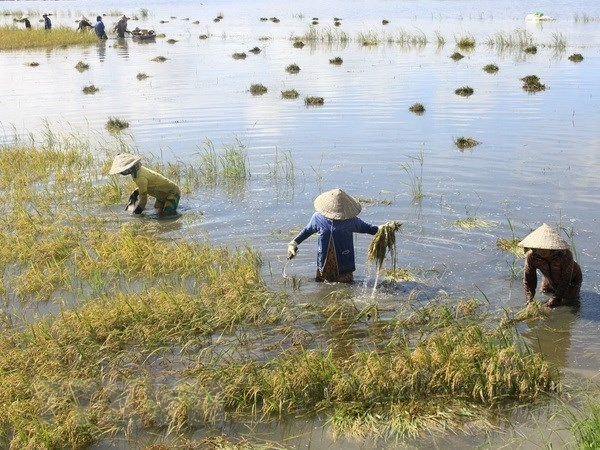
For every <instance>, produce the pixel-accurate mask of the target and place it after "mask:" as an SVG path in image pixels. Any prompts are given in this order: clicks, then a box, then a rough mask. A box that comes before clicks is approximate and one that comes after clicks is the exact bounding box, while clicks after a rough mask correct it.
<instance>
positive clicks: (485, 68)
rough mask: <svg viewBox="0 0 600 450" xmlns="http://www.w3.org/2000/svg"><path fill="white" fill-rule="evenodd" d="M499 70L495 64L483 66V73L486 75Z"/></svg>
mask: <svg viewBox="0 0 600 450" xmlns="http://www.w3.org/2000/svg"><path fill="white" fill-rule="evenodd" d="M499 70H500V68H499V67H498V66H497V65H496V64H486V65H485V66H483V71H484V72H487V73H496V72H498V71H499Z"/></svg>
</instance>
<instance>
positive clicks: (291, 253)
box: [288, 241, 298, 259]
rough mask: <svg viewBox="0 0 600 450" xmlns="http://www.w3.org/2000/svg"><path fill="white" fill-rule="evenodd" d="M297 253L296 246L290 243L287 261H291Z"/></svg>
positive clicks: (293, 242)
mask: <svg viewBox="0 0 600 450" xmlns="http://www.w3.org/2000/svg"><path fill="white" fill-rule="evenodd" d="M296 253H298V244H297V243H296V241H292V242H290V243H289V244H288V259H292V258H293V257H294V256H296Z"/></svg>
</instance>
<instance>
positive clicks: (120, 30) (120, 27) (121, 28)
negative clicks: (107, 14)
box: [78, 15, 129, 39]
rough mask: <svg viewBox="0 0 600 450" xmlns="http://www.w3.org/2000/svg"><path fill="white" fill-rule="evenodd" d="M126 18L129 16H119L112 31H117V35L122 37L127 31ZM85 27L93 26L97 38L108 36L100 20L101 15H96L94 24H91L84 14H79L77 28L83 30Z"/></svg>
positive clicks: (106, 37)
mask: <svg viewBox="0 0 600 450" xmlns="http://www.w3.org/2000/svg"><path fill="white" fill-rule="evenodd" d="M128 20H129V17H127V16H125V15H123V16H121V17H120V18H119V21H118V22H117V23H116V25H115V27H114V30H113V31H115V32H116V33H117V36H118V37H120V38H124V37H125V33H129V30H128V29H127V21H128ZM87 28H94V31H95V33H96V36H98V38H99V39H108V36H107V35H106V26H105V25H104V22H103V21H102V16H97V17H96V24H95V25H92V24H91V23H90V22H89V20H87V18H86V17H85V16H81V17H80V18H79V28H78V30H85V29H87Z"/></svg>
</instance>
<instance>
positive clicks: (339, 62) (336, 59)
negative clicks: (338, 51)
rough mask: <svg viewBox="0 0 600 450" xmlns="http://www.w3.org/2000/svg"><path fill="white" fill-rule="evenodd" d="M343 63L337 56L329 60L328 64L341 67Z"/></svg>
mask: <svg viewBox="0 0 600 450" xmlns="http://www.w3.org/2000/svg"><path fill="white" fill-rule="evenodd" d="M343 62H344V60H343V59H342V58H340V57H339V56H336V57H335V58H333V59H330V60H329V64H334V65H336V66H341V65H342V64H343Z"/></svg>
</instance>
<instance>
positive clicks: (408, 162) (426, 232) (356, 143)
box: [0, 0, 600, 448]
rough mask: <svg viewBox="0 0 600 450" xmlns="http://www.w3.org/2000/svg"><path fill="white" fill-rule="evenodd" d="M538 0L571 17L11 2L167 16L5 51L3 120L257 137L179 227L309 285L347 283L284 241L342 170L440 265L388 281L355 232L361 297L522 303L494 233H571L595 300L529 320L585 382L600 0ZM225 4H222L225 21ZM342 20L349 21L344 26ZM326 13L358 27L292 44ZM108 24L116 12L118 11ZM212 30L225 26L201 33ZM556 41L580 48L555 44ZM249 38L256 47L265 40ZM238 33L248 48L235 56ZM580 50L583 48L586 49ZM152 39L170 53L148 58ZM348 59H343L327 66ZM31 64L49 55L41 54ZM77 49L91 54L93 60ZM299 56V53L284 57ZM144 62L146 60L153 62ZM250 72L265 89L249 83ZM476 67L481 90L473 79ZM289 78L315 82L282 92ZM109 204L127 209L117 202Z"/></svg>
mask: <svg viewBox="0 0 600 450" xmlns="http://www.w3.org/2000/svg"><path fill="white" fill-rule="evenodd" d="M543 6H544V12H545V13H546V14H547V15H549V16H552V17H554V18H556V20H555V21H552V22H544V23H531V22H526V21H525V20H524V17H525V15H526V14H528V13H531V12H535V10H537V9H539V8H540V6H534V5H533V4H532V5H530V6H526V5H525V3H523V2H520V1H508V2H497V1H479V2H474V1H441V0H440V1H435V0H425V1H418V2H417V1H405V2H396V1H384V0H371V1H365V0H362V1H358V0H357V1H341V0H338V1H331V2H323V1H295V2H282V1H260V2H241V1H237V0H236V1H216V2H210V1H205V2H203V3H199V2H196V1H178V2H159V1H150V2H146V3H144V4H140V3H139V2H132V1H120V2H111V1H108V2H102V3H100V2H88V1H81V2H63V1H57V2H3V3H2V8H4V11H11V10H13V11H15V10H16V11H28V12H29V15H30V16H31V18H32V19H33V20H32V23H33V25H34V26H35V27H41V26H42V25H41V24H40V23H39V22H37V19H36V18H41V14H42V13H44V12H51V13H52V14H53V15H52V20H53V23H54V26H59V25H68V26H73V27H75V26H76V23H75V19H76V18H77V17H79V15H81V14H82V13H83V14H85V15H86V16H88V17H89V18H90V19H94V17H95V16H96V15H97V14H99V13H100V14H108V13H114V12H115V11H121V12H124V13H126V14H128V15H130V16H138V17H140V16H141V14H140V8H141V7H143V8H146V9H147V10H148V12H149V15H148V17H147V18H143V17H140V18H139V19H138V20H132V21H130V25H129V27H130V29H132V28H134V27H136V26H139V27H140V28H152V29H154V30H156V32H157V33H164V34H165V35H166V37H165V38H158V39H156V41H155V42H149V43H138V42H134V41H132V40H131V39H130V38H127V39H125V40H117V39H114V38H111V39H109V40H108V41H107V42H103V43H99V44H98V45H94V46H92V47H88V48H85V49H81V48H70V49H53V50H48V51H46V50H35V51H16V52H2V53H0V81H1V86H2V87H1V89H2V95H1V96H0V127H1V130H0V137H1V138H2V139H3V140H4V141H6V142H10V141H11V139H12V138H13V136H14V134H17V135H21V136H26V135H28V134H29V133H31V134H33V135H36V134H38V133H39V134H41V133H43V130H46V129H48V128H49V129H51V130H53V131H56V132H71V131H72V132H74V133H76V134H78V135H81V136H89V138H90V139H92V140H93V139H96V138H98V137H104V136H107V133H106V131H105V130H104V125H105V123H106V121H107V120H108V118H109V117H111V116H113V117H118V118H121V119H124V120H127V121H129V123H130V128H129V129H128V130H127V134H128V135H129V136H130V137H131V141H132V142H134V144H135V146H136V147H137V148H138V149H139V151H140V152H141V153H143V154H152V155H154V156H156V157H159V158H162V159H163V160H164V161H165V162H169V161H171V162H172V161H184V162H187V163H194V162H195V161H198V155H199V153H200V152H202V151H203V149H205V145H206V142H207V140H209V141H211V142H212V143H213V144H214V146H215V148H217V149H219V148H221V147H222V146H223V145H228V144H232V143H234V142H236V140H237V141H239V142H241V143H243V145H245V146H246V149H247V153H248V163H249V166H250V171H251V174H252V177H251V180H250V181H249V182H248V183H247V185H246V186H245V187H243V188H242V189H240V188H239V187H234V188H232V189H226V188H218V189H213V190H205V189H202V190H199V191H197V192H194V193H193V195H190V196H187V197H184V198H183V199H182V202H181V203H182V210H183V211H184V217H183V218H182V219H180V220H179V221H177V222H175V223H171V224H168V225H159V226H164V234H165V235H166V236H169V235H173V236H177V237H185V238H188V239H207V240H208V241H210V242H212V243H214V244H218V245H221V244H223V245H230V246H245V245H250V246H252V247H254V248H256V249H257V250H259V251H260V252H261V254H262V255H263V259H264V261H265V265H264V275H265V278H266V280H267V282H268V283H269V284H270V285H271V286H272V287H273V288H274V289H277V290H280V289H285V290H288V291H289V292H290V293H291V294H292V297H293V298H298V299H299V301H305V300H306V298H307V297H309V298H311V299H317V300H321V299H323V298H324V297H325V295H326V293H327V292H329V290H330V289H331V287H329V286H326V285H320V284H316V283H314V282H312V277H313V275H314V270H315V259H316V255H315V250H316V249H315V247H316V244H315V242H314V241H315V240H314V238H313V239H310V240H308V241H307V242H305V243H303V244H302V245H301V246H300V253H299V255H298V257H297V258H296V259H294V260H293V261H292V262H291V263H289V264H288V266H287V267H286V274H287V275H288V276H293V277H296V278H297V279H299V280H300V289H299V290H298V291H295V290H293V289H292V288H291V286H290V284H284V280H283V278H282V276H281V275H282V268H283V265H284V262H285V254H286V243H287V242H288V241H289V240H290V239H291V238H292V237H293V235H294V234H295V232H297V231H298V230H299V229H300V228H301V227H302V226H304V225H305V223H306V222H307V221H308V219H309V218H310V215H311V214H312V212H313V207H312V201H313V199H314V197H315V196H316V195H318V194H319V193H320V192H322V191H324V190H328V189H331V188H333V187H342V188H343V189H345V190H346V191H347V192H349V193H351V194H352V195H355V196H359V197H361V198H363V199H368V200H370V202H369V203H368V204H366V206H365V207H364V208H363V212H362V214H361V217H362V218H363V219H365V220H367V221H369V222H372V223H375V224H380V223H383V222H385V221H387V220H398V221H401V222H403V224H404V225H403V227H402V232H401V233H400V234H399V235H398V236H397V239H398V250H399V254H398V265H399V266H400V267H403V268H407V269H409V270H412V271H415V272H417V273H420V274H423V279H422V280H419V282H418V283H416V284H405V285H399V286H398V287H397V288H395V289H390V288H386V289H384V288H381V289H376V290H375V291H374V294H373V284H374V281H375V278H376V277H375V273H374V272H373V270H372V268H370V267H368V265H367V263H366V249H367V246H368V244H369V241H370V240H369V237H368V236H357V237H356V247H357V255H358V261H357V262H358V270H357V272H356V274H355V276H356V279H357V280H358V282H357V283H356V285H355V287H354V288H353V289H355V291H356V298H357V302H365V304H367V303H369V302H373V301H375V302H377V303H378V304H379V305H380V306H381V307H382V308H391V309H393V307H394V305H396V304H398V303H399V302H403V301H406V299H407V298H408V296H409V295H410V293H411V291H412V289H413V288H415V287H417V288H418V289H419V290H420V292H422V293H423V295H424V296H425V297H426V298H429V297H432V296H434V295H437V294H440V293H447V294H448V295H461V296H462V295H464V296H475V297H477V298H482V299H483V298H486V299H487V301H489V302H490V305H491V306H492V307H494V308H513V309H516V308H519V307H520V306H521V304H522V302H523V292H522V286H521V280H520V278H519V275H516V276H515V275H513V273H514V272H515V271H516V272H517V273H518V271H519V269H520V267H521V266H522V261H521V260H519V259H514V258H513V257H512V256H510V255H509V254H507V253H504V252H502V251H500V250H498V249H497V247H496V240H497V239H498V238H512V237H513V230H514V235H515V236H516V237H524V236H525V235H526V234H527V233H528V232H529V231H530V230H531V229H533V228H536V227H537V226H539V225H540V224H541V223H543V222H547V223H549V224H551V225H552V226H553V227H555V228H557V229H558V227H563V228H564V229H567V230H572V231H573V232H574V236H573V244H574V246H575V249H576V254H577V258H578V260H579V262H580V264H581V266H582V269H583V276H584V284H583V288H582V302H581V308H580V309H579V310H578V311H572V310H569V309H566V308H561V309H559V310H556V311H553V313H552V316H551V318H550V319H549V321H548V323H546V326H539V327H537V326H531V327H527V328H526V329H524V330H523V331H524V333H525V335H526V336H528V338H530V340H531V342H532V344H533V345H534V346H539V347H540V349H541V350H542V351H543V352H544V353H545V354H547V355H548V357H549V358H550V359H552V360H553V361H555V362H557V363H558V364H560V365H561V366H563V367H564V368H565V373H566V375H567V377H568V379H569V380H570V379H571V378H572V379H575V380H576V379H578V378H577V377H580V376H584V377H586V378H593V377H594V376H596V375H597V373H598V368H599V367H600V361H599V357H600V348H599V344H598V335H599V333H598V331H599V330H598V327H599V323H600V276H599V274H598V260H597V254H598V250H599V244H598V243H599V237H600V236H599V235H600V231H599V224H598V208H599V207H600V196H599V195H598V186H600V174H599V173H600V170H599V169H600V134H599V132H598V131H599V125H598V124H599V123H600V99H599V95H600V88H599V83H598V70H599V68H600V29H599V27H598V25H599V24H600V3H598V2H596V1H592V0H589V1H570V2H560V5H554V4H551V3H548V4H544V5H543ZM219 14H222V15H223V19H222V20H221V21H220V22H214V21H213V19H214V18H215V17H217V15H219ZM261 17H266V18H271V17H277V18H278V19H280V22H279V23H274V22H272V21H270V20H269V21H261V20H260V18H261ZM334 17H338V18H341V25H340V26H339V27H335V26H334V24H333V18H334ZM584 17H585V18H588V19H591V20H583V19H584ZM313 18H318V19H319V20H318V22H319V23H318V25H315V27H316V29H317V30H321V32H323V33H324V34H327V33H339V32H342V31H343V32H345V33H347V35H348V36H349V38H350V40H349V42H347V43H343V42H339V40H336V41H335V42H333V43H331V44H327V43H317V44H316V45H314V44H313V45H310V44H309V45H306V46H305V47H304V48H302V49H297V48H294V47H293V46H292V41H291V40H290V37H291V36H301V35H303V34H305V33H306V32H308V30H309V26H310V23H311V22H312V20H313ZM383 19H386V20H389V24H387V25H383V24H382V20H383ZM196 20H197V21H199V23H198V24H195V23H194V21H196ZM104 21H105V23H106V24H107V29H108V30H109V31H110V30H112V25H113V24H114V22H115V21H116V18H115V15H113V16H107V17H105V19H104ZM11 22H12V16H9V15H4V16H3V17H0V23H11ZM161 22H162V23H161ZM515 30H525V32H526V33H528V34H529V35H530V36H531V37H532V39H533V41H534V43H535V44H536V45H537V46H538V51H537V53H536V54H533V55H529V54H525V53H523V52H522V51H519V50H517V49H514V48H512V49H508V50H504V51H500V50H499V49H498V48H497V47H496V46H492V45H488V44H487V42H488V41H489V40H494V37H495V36H497V35H498V34H500V33H508V34H511V33H514V32H515ZM360 33H375V34H376V35H377V36H378V37H379V38H381V39H382V40H383V41H385V40H386V39H385V37H390V36H391V37H393V36H399V35H401V34H402V33H409V34H412V35H417V34H423V35H425V36H426V37H427V40H428V42H427V44H426V45H422V46H418V45H405V46H403V45H400V44H397V43H387V42H382V43H380V44H379V45H376V46H363V45H362V43H361V42H360V41H359V39H358V36H359V34H360ZM201 34H207V35H209V38H208V39H204V40H203V39H199V36H200V35H201ZM438 36H442V37H443V38H444V39H445V43H444V44H442V45H439V43H438ZM464 36H473V37H475V39H476V42H477V45H476V46H475V48H474V49H473V50H472V51H461V53H463V54H464V55H465V58H463V59H462V60H460V61H457V62H455V61H454V60H452V59H451V58H450V55H451V54H452V53H453V52H455V51H457V50H458V49H457V48H456V47H455V40H456V39H459V38H461V37H464ZM265 37H267V38H269V39H268V40H264V39H261V38H265ZM167 39H175V40H176V41H177V42H175V43H173V44H170V43H168V42H167ZM557 39H559V40H563V41H564V42H566V48H564V49H559V48H556V45H555V43H556V41H557ZM253 47H259V48H260V49H261V50H262V51H261V53H259V54H257V55H255V54H252V53H250V52H249V50H250V49H252V48H253ZM236 52H245V53H246V54H247V58H246V59H245V60H235V59H233V58H232V57H231V55H232V54H233V53H236ZM573 53H581V54H582V55H583V56H584V60H583V61H582V62H581V63H574V62H571V61H569V59H568V57H569V56H570V55H571V54H573ZM156 56H165V57H166V58H168V59H167V61H166V62H164V63H157V62H153V61H152V59H153V58H154V57H156ZM336 56H339V57H341V58H342V59H343V64H342V65H340V66H336V65H332V64H330V63H329V60H330V59H332V58H334V57H336ZM32 61H35V62H38V63H39V66H37V67H29V66H27V65H26V63H28V62H32ZM79 61H83V62H85V63H88V64H89V65H90V69H89V70H88V71H85V72H83V73H79V72H78V71H77V70H75V65H76V64H77V63H78V62H79ZM294 63H295V64H297V65H298V66H300V68H301V71H300V72H299V73H298V74H289V73H287V72H286V71H285V68H286V67H287V66H288V65H290V64H294ZM489 63H495V64H497V65H498V66H499V68H500V70H499V71H498V73H496V74H494V75H491V74H488V73H486V72H484V71H483V70H482V68H483V66H484V65H486V64H489ZM138 73H146V74H148V75H149V76H150V77H149V78H147V79H146V80H142V81H138V80H137V78H136V75H137V74H138ZM526 75H537V76H539V77H540V81H541V82H542V83H544V84H545V85H546V86H547V89H546V90H545V91H543V92H539V93H535V94H529V93H527V92H525V91H524V90H523V89H522V82H521V81H520V78H522V77H524V76H526ZM254 83H261V84H263V85H265V86H266V87H267V88H268V92H267V93H266V94H264V95H261V96H252V95H251V94H250V93H249V92H248V90H249V88H250V85H251V84H254ZM90 84H93V85H95V86H96V87H98V88H99V91H98V92H97V93H96V94H95V95H85V94H84V93H83V92H82V89H83V87H85V86H88V85H90ZM462 86H470V87H472V88H473V89H474V91H475V92H474V94H473V95H472V96H470V97H468V98H464V97H460V96H458V95H456V94H455V93H454V90H455V89H457V88H459V87H462ZM286 89H296V90H297V91H298V92H299V93H300V97H299V98H298V99H296V100H284V99H282V98H281V91H283V90H286ZM306 96H321V97H323V98H324V101H325V103H324V105H323V106H319V107H306V106H305V105H304V98H305V97H306ZM415 102H420V103H423V105H424V106H425V108H426V112H425V114H424V115H422V116H419V115H416V114H413V113H411V112H410V111H409V110H408V108H409V107H410V106H411V105H412V104H413V103H415ZM460 136H465V137H471V138H473V139H476V140H477V141H480V142H481V144H480V145H478V146H477V147H475V148H473V149H472V150H465V151H460V150H458V149H457V147H456V146H455V145H454V140H455V139H456V138H457V137H460ZM419 157H422V164H421V162H420V161H419ZM286 158H288V160H289V161H291V163H292V164H293V174H294V176H293V177H289V176H287V177H286V176H281V174H280V176H276V174H275V172H276V170H275V169H276V168H278V167H280V168H281V166H278V163H277V161H279V162H280V163H281V161H285V160H286ZM282 166H285V164H282ZM288 168H289V167H288ZM421 170H422V176H421ZM415 176H417V177H418V178H419V179H420V180H421V181H420V184H421V188H422V193H423V195H424V197H423V200H422V201H421V202H420V203H415V202H414V201H413V192H412V189H413V188H414V187H415V181H414V180H415V179H414V177H415ZM106 214H123V213H122V207H121V206H119V207H115V208H113V210H111V211H107V212H106ZM468 217H476V218H479V219H484V220H487V221H491V222H492V225H491V226H490V227H488V228H485V229H480V230H469V231H465V230H461V229H460V228H457V227H455V226H454V225H453V224H454V221H456V220H457V219H465V218H468ZM566 238H567V237H566V236H565V239H566ZM569 377H570V378H569ZM312 426H313V424H312V422H309V423H308V424H307V425H306V427H305V428H304V427H303V424H302V423H300V422H295V423H294V424H293V425H291V429H287V428H285V429H281V428H277V430H276V431H274V432H273V435H280V436H289V435H290V434H292V433H299V435H301V436H308V437H301V438H298V441H297V443H298V445H299V446H305V447H308V446H310V447H311V448H318V447H319V445H321V444H320V442H321V439H320V437H319V436H317V434H318V433H319V432H316V431H311V430H312ZM307 429H308V430H307ZM232 432H233V430H232ZM265 432H267V431H265ZM325 434H326V433H325ZM515 434H518V431H517V432H516V433H515ZM306 439H308V442H307V441H306ZM549 439H551V438H549ZM558 439H559V441H558V442H561V441H560V440H561V439H563V437H562V436H559V438H558ZM328 440H329V436H326V437H325V439H324V442H328ZM429 444H430V442H429V441H428V442H427V443H426V444H425V445H429ZM462 444H464V441H462ZM328 445H329V444H328ZM344 445H345V446H346V447H345V448H349V447H348V445H351V444H350V443H348V442H345V443H344ZM457 445H459V444H457ZM328 448H333V447H328Z"/></svg>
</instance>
